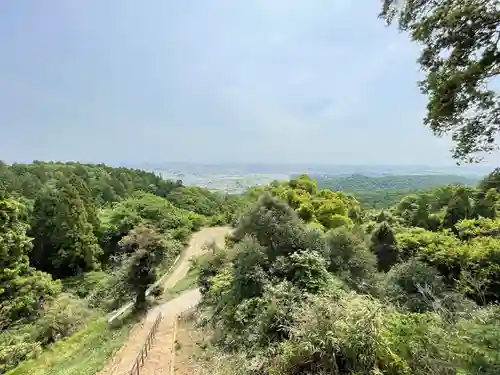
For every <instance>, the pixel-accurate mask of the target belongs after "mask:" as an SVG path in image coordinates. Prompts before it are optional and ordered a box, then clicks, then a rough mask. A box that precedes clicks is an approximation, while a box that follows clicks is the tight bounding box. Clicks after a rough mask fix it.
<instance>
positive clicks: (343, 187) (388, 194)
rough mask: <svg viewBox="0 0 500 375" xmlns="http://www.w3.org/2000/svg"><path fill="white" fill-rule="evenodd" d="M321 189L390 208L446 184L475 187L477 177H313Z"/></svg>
mask: <svg viewBox="0 0 500 375" xmlns="http://www.w3.org/2000/svg"><path fill="white" fill-rule="evenodd" d="M314 177H315V178H316V179H317V181H318V187H319V189H331V190H334V191H344V192H346V193H351V194H354V195H355V197H356V199H358V200H359V202H360V203H361V204H362V206H363V207H365V208H378V209H380V208H389V207H391V206H393V205H395V204H397V203H398V202H399V201H401V199H403V198H404V197H405V196H407V195H409V194H412V193H418V192H422V191H426V190H429V189H433V188H436V187H440V186H443V185H465V186H473V185H475V184H476V183H477V179H475V178H473V177H466V176H454V175H407V176H404V175H397V176H380V177H379V176H377V177H371V176H364V175H361V174H353V175H351V176H339V177H337V176H314Z"/></svg>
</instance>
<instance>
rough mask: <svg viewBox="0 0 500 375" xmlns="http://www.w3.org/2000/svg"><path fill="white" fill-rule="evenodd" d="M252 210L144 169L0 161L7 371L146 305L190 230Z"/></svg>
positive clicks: (2, 350) (0, 299) (3, 360)
mask: <svg viewBox="0 0 500 375" xmlns="http://www.w3.org/2000/svg"><path fill="white" fill-rule="evenodd" d="M169 195H170V198H171V200H172V201H173V202H174V203H172V202H170V201H168V200H167V199H165V197H167V196H169ZM247 203H248V199H247V198H246V197H232V196H224V195H219V194H216V193H211V192H209V191H208V190H206V189H202V188H185V187H183V186H182V182H180V181H177V182H172V181H165V180H163V179H162V178H161V177H160V176H157V175H155V174H153V173H150V172H144V171H139V170H132V169H126V168H111V167H108V166H105V165H89V164H80V163H43V162H34V163H32V164H13V165H6V164H5V163H2V162H0V331H1V332H0V373H4V372H5V371H7V370H10V369H11V368H13V367H14V366H16V365H17V364H19V363H20V362H22V361H24V360H27V359H30V358H33V357H35V356H36V355H38V354H39V353H40V352H41V351H42V350H43V349H44V348H45V347H46V346H47V345H50V344H52V343H53V342H55V341H57V340H59V339H61V338H63V337H65V336H68V335H71V334H73V333H74V332H76V331H77V330H79V329H80V328H81V327H82V326H84V325H86V324H87V323H88V320H89V319H92V318H94V317H102V314H103V312H104V311H111V310H113V309H116V308H118V307H120V306H121V305H122V304H124V303H126V302H129V301H130V298H131V297H135V298H136V304H137V307H138V308H142V307H144V305H145V303H144V302H145V290H146V289H147V287H148V286H150V285H151V284H152V283H153V282H154V281H155V280H156V273H157V272H159V271H160V270H161V272H164V270H166V269H167V268H168V267H169V265H170V264H171V262H172V261H173V259H174V258H175V257H176V256H177V255H178V254H179V253H180V251H181V249H182V246H183V244H184V243H186V242H187V241H188V240H189V236H190V235H191V233H192V232H193V231H196V230H199V229H200V228H201V227H203V226H204V225H207V224H209V223H216V222H217V223H220V224H225V223H227V222H228V221H230V220H235V219H236V217H237V216H238V215H239V213H240V212H241V209H242V207H244V206H245V205H246V204H247ZM202 214H204V215H209V216H204V215H202ZM46 272H48V273H46ZM52 276H54V277H55V278H61V281H59V280H57V281H54V280H53V278H52ZM61 284H63V288H64V291H65V293H61Z"/></svg>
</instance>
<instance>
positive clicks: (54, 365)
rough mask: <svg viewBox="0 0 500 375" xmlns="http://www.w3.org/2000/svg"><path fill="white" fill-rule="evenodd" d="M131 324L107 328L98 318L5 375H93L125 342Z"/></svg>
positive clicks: (103, 320)
mask: <svg viewBox="0 0 500 375" xmlns="http://www.w3.org/2000/svg"><path fill="white" fill-rule="evenodd" d="M134 322H135V320H134V319H133V318H129V319H128V320H127V321H125V322H124V323H123V325H121V326H120V327H118V328H110V327H108V322H107V320H106V319H105V318H101V319H99V320H97V321H94V322H92V323H90V324H89V325H88V326H87V327H86V328H85V329H83V330H81V331H80V332H78V333H76V334H74V335H72V336H70V337H68V338H66V339H64V340H61V341H59V342H57V343H55V344H54V345H52V346H51V347H50V348H49V349H47V350H45V351H44V352H43V353H42V354H41V355H40V356H39V357H38V358H36V359H34V360H31V361H27V362H25V363H23V364H22V365H20V366H18V367H16V368H15V369H14V370H12V371H10V372H8V373H7V374H6V375H94V374H95V373H96V372H97V371H99V370H100V369H101V368H102V366H103V365H104V363H105V362H106V360H107V359H108V358H109V357H110V356H111V354H112V353H113V352H114V351H115V350H117V349H118V348H119V347H120V346H121V345H122V344H123V342H124V341H125V340H126V339H127V335H128V333H129V330H130V329H131V328H132V326H133V323H134Z"/></svg>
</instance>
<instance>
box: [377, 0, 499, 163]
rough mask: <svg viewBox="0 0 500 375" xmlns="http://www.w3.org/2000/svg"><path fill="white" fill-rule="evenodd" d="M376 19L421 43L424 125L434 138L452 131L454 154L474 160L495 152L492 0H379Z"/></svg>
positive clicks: (496, 102) (496, 100)
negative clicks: (381, 4)
mask: <svg viewBox="0 0 500 375" xmlns="http://www.w3.org/2000/svg"><path fill="white" fill-rule="evenodd" d="M382 3H383V7H382V12H381V15H380V16H381V17H382V18H384V19H385V20H386V21H388V22H389V23H390V22H392V21H393V20H395V21H396V22H398V24H399V28H400V29H401V30H404V31H408V32H409V34H410V36H411V39H412V40H413V41H415V42H417V43H418V44H420V45H421V47H422V48H421V54H420V58H419V59H418V62H419V64H420V67H421V69H422V70H423V71H424V72H425V75H426V76H425V78H424V80H423V81H421V82H420V84H419V85H420V88H421V90H422V92H423V93H424V94H426V95H427V97H428V103H427V116H426V118H425V123H426V124H427V125H428V126H429V127H430V128H431V129H432V131H433V132H434V133H435V134H436V135H439V136H440V135H443V134H448V133H451V135H452V136H453V140H454V141H455V144H456V146H455V149H454V154H453V156H454V157H455V158H457V159H459V160H464V161H474V160H477V155H478V153H479V152H484V151H491V150H493V149H495V148H496V144H495V136H496V133H497V132H498V116H499V113H500V100H499V97H498V94H497V93H496V92H495V90H494V85H492V81H494V79H495V78H496V77H497V76H498V74H499V69H498V68H499V64H500V54H499V47H498V35H499V31H498V19H499V18H500V5H499V4H498V2H497V1H496V0H484V1H478V0H444V1H433V0H419V1H416V0H405V1H397V0H384V1H383V2H382Z"/></svg>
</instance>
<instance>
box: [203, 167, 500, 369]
mask: <svg viewBox="0 0 500 375" xmlns="http://www.w3.org/2000/svg"><path fill="white" fill-rule="evenodd" d="M259 189H260V192H261V196H260V198H259V200H258V202H257V203H255V204H253V205H252V206H251V208H250V209H249V211H248V212H246V213H245V214H244V215H243V216H242V217H241V219H240V220H239V222H238V225H237V226H236V229H235V231H234V232H233V234H232V235H231V237H230V238H228V240H227V245H228V249H227V250H222V249H218V250H215V251H214V253H213V254H212V255H211V257H210V259H207V260H206V263H205V264H204V265H203V267H202V271H201V273H200V277H199V285H200V288H201V290H202V293H203V300H202V302H201V305H200V307H199V324H200V325H201V326H202V327H205V329H207V330H208V331H207V332H211V339H210V341H209V343H210V345H211V346H209V349H208V352H207V355H206V358H205V360H206V365H205V373H206V374H221V375H222V374H280V375H296V374H325V375H326V374H366V375H368V374H398V375H399V374H401V375H402V374H405V375H406V374H408V375H409V374H422V375H428V374H450V375H451V374H453V375H458V374H491V375H493V374H498V373H499V372H500V330H499V328H498V327H500V308H499V307H498V304H497V303H498V301H499V299H500V288H499V286H500V271H499V270H500V268H499V259H500V253H499V251H500V237H499V233H500V218H499V217H498V214H497V212H498V209H499V207H500V206H499V204H500V195H499V191H500V171H498V170H497V171H495V172H493V173H492V174H491V175H489V176H487V177H486V178H485V179H483V180H482V181H481V183H480V184H479V185H478V187H463V186H454V185H447V186H441V187H438V188H435V189H432V190H428V191H425V192H421V193H416V194H410V195H408V196H406V197H404V198H403V199H401V201H400V202H398V203H397V204H395V205H394V206H393V207H391V208H390V209H387V210H363V209H362V208H360V205H359V203H358V201H357V200H356V199H355V197H353V196H351V195H348V194H346V193H344V192H333V191H331V190H320V189H318V186H317V184H316V182H315V181H314V180H312V179H310V178H309V177H308V176H306V175H302V176H299V177H298V178H295V179H292V180H290V181H286V182H275V183H273V184H271V185H270V186H268V187H263V188H259Z"/></svg>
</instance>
